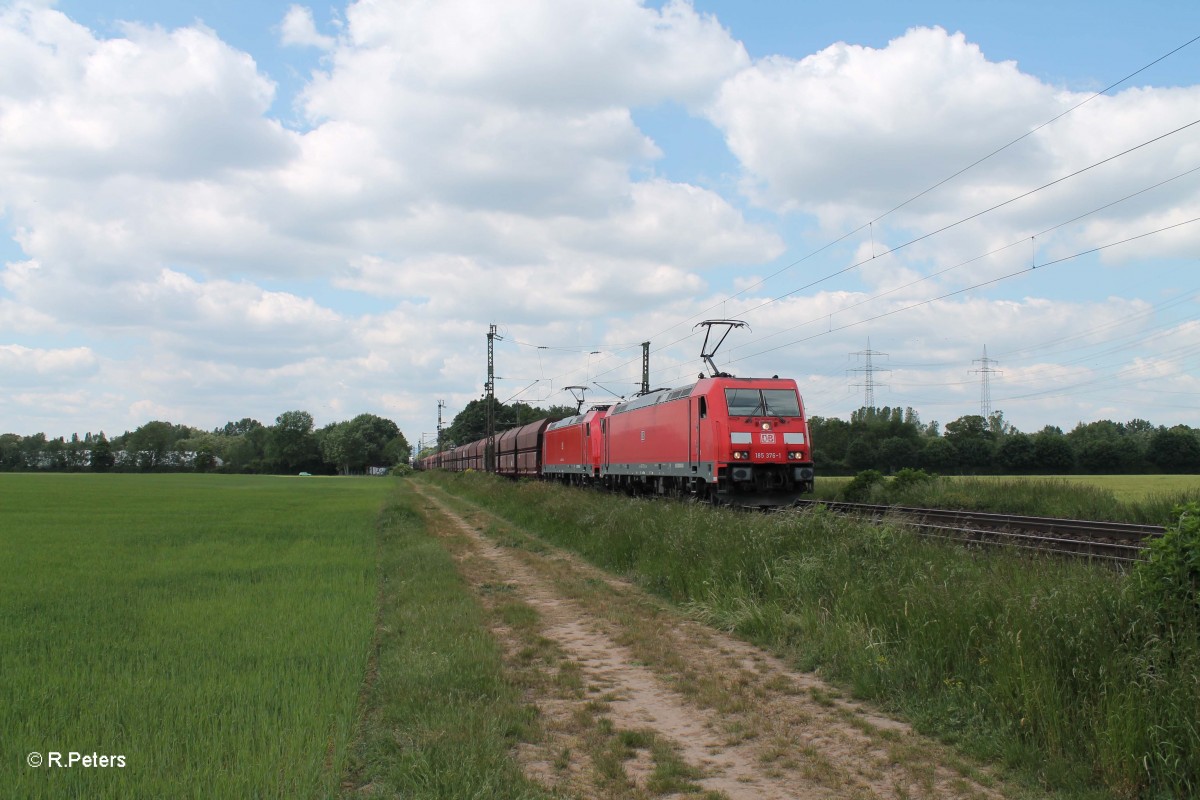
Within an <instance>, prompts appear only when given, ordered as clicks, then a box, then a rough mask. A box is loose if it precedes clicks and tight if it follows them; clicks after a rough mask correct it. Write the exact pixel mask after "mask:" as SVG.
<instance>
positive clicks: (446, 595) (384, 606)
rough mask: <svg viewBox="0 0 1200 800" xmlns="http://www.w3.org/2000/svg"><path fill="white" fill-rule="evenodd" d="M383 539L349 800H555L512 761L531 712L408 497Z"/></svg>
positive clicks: (391, 508) (393, 508)
mask: <svg viewBox="0 0 1200 800" xmlns="http://www.w3.org/2000/svg"><path fill="white" fill-rule="evenodd" d="M379 536H380V565H379V569H380V575H379V581H380V587H381V589H380V595H379V612H378V619H377V623H376V632H375V645H374V653H373V656H372V658H371V669H370V671H369V672H368V675H367V680H366V682H365V684H364V687H363V690H362V696H361V701H360V712H359V723H358V729H357V733H356V737H355V743H354V745H353V747H352V748H351V755H350V761H349V765H348V769H347V772H346V775H345V777H344V780H343V783H342V792H341V795H342V797H344V798H370V797H405V798H444V800H471V798H480V800H483V798H487V799H488V800H492V799H493V798H495V799H498V800H538V799H539V798H546V797H549V796H550V795H548V794H547V793H546V792H545V791H544V790H543V789H541V788H540V787H539V786H538V785H537V784H534V783H532V782H531V781H529V780H528V779H527V778H525V776H524V775H523V774H522V773H521V770H520V767H519V766H518V765H517V763H516V761H515V759H514V758H513V756H512V749H513V748H514V747H515V745H516V744H517V743H518V742H519V741H521V740H522V739H525V738H528V737H529V736H530V735H531V729H532V728H533V727H534V726H535V723H536V721H535V718H534V716H533V712H532V710H530V709H529V708H528V707H526V706H524V705H523V704H522V702H521V697H520V690H519V688H518V687H517V686H515V685H514V684H513V683H511V682H510V681H509V680H508V679H507V678H506V676H505V673H504V668H503V662H502V657H501V653H500V650H499V648H498V646H497V645H496V643H495V641H494V640H493V639H492V637H491V635H490V634H489V633H488V631H487V627H486V625H485V620H484V616H483V610H482V609H481V608H480V606H479V604H478V603H477V602H476V601H475V600H474V598H473V597H472V595H471V592H470V590H469V588H468V587H467V586H466V585H465V584H464V582H463V581H462V579H461V578H460V576H459V574H458V572H457V571H456V569H455V563H454V559H453V558H452V557H451V556H450V554H449V553H448V552H447V550H446V549H445V548H444V547H443V546H442V544H441V543H440V542H439V541H438V539H437V538H435V537H434V536H433V535H431V532H430V531H429V528H428V524H427V515H426V514H425V513H424V510H423V503H422V501H421V499H420V497H419V496H417V495H416V494H415V493H414V492H413V491H412V490H411V488H410V487H408V486H404V485H402V486H401V488H400V489H399V490H398V493H397V494H396V495H395V496H394V497H393V498H392V499H390V500H389V502H388V505H387V506H386V507H385V508H384V510H383V512H382V514H381V515H380V519H379Z"/></svg>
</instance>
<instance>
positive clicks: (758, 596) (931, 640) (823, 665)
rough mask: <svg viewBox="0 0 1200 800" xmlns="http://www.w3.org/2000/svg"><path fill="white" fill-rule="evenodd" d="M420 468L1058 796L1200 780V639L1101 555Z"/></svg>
mask: <svg viewBox="0 0 1200 800" xmlns="http://www.w3.org/2000/svg"><path fill="white" fill-rule="evenodd" d="M426 479H427V480H434V481H437V482H438V483H440V484H441V485H442V486H444V487H446V488H447V489H448V490H449V491H451V492H453V493H457V494H461V495H463V496H467V497H470V498H471V499H472V500H474V501H475V502H480V503H483V504H485V505H486V506H487V507H488V508H489V509H490V510H491V511H493V512H494V513H497V514H500V515H502V516H504V517H505V518H507V519H510V520H512V521H513V522H515V523H517V524H519V525H521V526H524V527H526V528H528V529H529V530H531V531H533V532H535V533H537V534H538V535H539V536H542V537H544V538H545V539H547V540H548V541H551V542H553V543H555V544H556V545H559V546H563V547H567V548H569V549H572V550H574V551H576V552H578V553H580V554H581V555H583V556H584V557H585V558H587V559H589V560H591V561H592V562H593V563H596V564H597V565H599V566H601V567H603V568H605V569H608V570H611V571H614V572H616V573H618V574H621V575H624V576H627V577H629V578H631V579H632V580H634V581H636V582H637V583H639V584H640V585H642V586H643V587H645V588H648V589H650V590H652V591H654V592H655V593H657V594H659V595H660V596H663V597H665V598H668V599H670V600H672V601H674V602H676V603H679V604H681V605H684V606H686V607H689V608H691V609H692V610H693V612H694V613H695V614H696V615H697V616H700V617H702V618H704V619H707V620H709V621H710V622H712V623H713V624H715V625H717V626H719V627H722V628H726V629H730V630H734V631H736V632H738V633H739V634H741V635H743V636H745V637H746V638H748V639H751V640H752V641H755V642H757V643H760V644H764V645H767V646H769V647H772V648H774V649H776V650H777V651H779V652H782V653H784V654H787V655H790V656H791V657H792V658H793V659H795V660H797V661H799V662H800V663H801V665H802V666H805V667H807V668H817V669H819V670H820V671H821V672H822V673H823V674H825V675H826V676H828V677H831V678H833V679H834V680H837V681H839V682H841V683H842V684H843V685H845V686H847V687H849V688H850V689H851V690H852V692H853V693H854V694H855V695H857V696H861V697H867V698H871V699H872V700H874V701H875V702H877V703H879V704H880V705H882V706H884V707H887V708H891V709H893V710H895V711H897V712H899V713H902V714H903V715H904V716H906V717H908V718H909V719H911V720H913V721H914V722H915V723H916V724H917V726H918V728H920V729H922V730H924V731H927V732H933V733H936V734H938V735H940V736H941V737H943V738H944V739H947V740H951V741H954V742H956V743H958V744H959V745H960V746H961V747H962V748H963V749H964V750H965V751H966V752H968V753H971V754H972V755H975V756H978V757H982V758H984V759H986V760H989V761H995V762H999V763H1004V764H1007V765H1009V766H1010V767H1012V768H1014V769H1015V770H1016V771H1018V772H1019V773H1020V774H1022V775H1024V776H1025V777H1026V779H1027V780H1029V781H1030V782H1031V783H1034V784H1036V785H1038V786H1040V787H1043V788H1046V789H1049V790H1051V791H1054V792H1056V793H1059V794H1061V795H1062V796H1066V797H1077V798H1084V797H1108V796H1120V797H1139V798H1152V797H1153V798H1157V797H1164V798H1165V797H1185V796H1195V795H1196V793H1197V791H1198V790H1200V728H1198V725H1197V722H1196V721H1197V719H1200V680H1198V679H1197V675H1200V636H1197V634H1196V631H1195V630H1194V629H1188V628H1179V629H1170V630H1164V629H1163V627H1162V626H1161V624H1160V623H1159V621H1158V620H1157V618H1156V616H1155V613H1154V610H1153V609H1149V608H1146V607H1145V606H1144V604H1142V603H1141V602H1140V601H1139V598H1138V596H1137V595H1136V593H1134V592H1133V591H1131V589H1130V586H1129V585H1128V584H1127V583H1126V582H1125V581H1124V580H1123V578H1122V577H1121V576H1120V575H1118V574H1116V573H1114V572H1113V571H1111V570H1109V569H1107V568H1097V567H1092V566H1089V565H1087V564H1084V563H1079V562H1066V561H1061V560H1055V559H1048V558H1030V557H1023V556H1018V555H1014V554H1007V553H995V552H991V551H989V552H988V553H986V554H981V553H979V552H976V551H970V550H965V549H962V548H959V547H948V546H945V545H943V544H937V543H929V542H925V541H923V540H920V539H918V538H917V537H912V536H909V535H906V534H905V533H903V532H902V531H900V530H897V529H892V528H888V527H882V528H875V527H863V526H861V525H859V524H857V523H855V522H853V521H851V520H847V519H843V518H840V517H836V516H833V515H829V514H823V513H819V512H815V513H807V514H803V515H790V514H787V515H785V514H779V515H755V514H740V513H732V512H726V511H722V510H716V511H714V510H712V509H708V508H702V507H696V506H690V505H684V504H672V503H655V502H645V501H629V500H625V499H621V498H617V497H613V496H608V495H600V494H591V493H586V492H577V491H566V490H563V489H561V488H559V487H555V486H549V485H543V484H519V485H516V486H513V485H511V484H507V483H503V482H500V481H496V480H492V479H490V478H489V477H488V476H483V475H469V474H467V475H453V476H430V477H429V478H426Z"/></svg>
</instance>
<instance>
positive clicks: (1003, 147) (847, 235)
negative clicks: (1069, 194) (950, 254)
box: [650, 36, 1200, 346]
mask: <svg viewBox="0 0 1200 800" xmlns="http://www.w3.org/2000/svg"><path fill="white" fill-rule="evenodd" d="M1197 41H1200V36H1196V37H1194V38H1192V39H1189V40H1188V41H1186V42H1184V43H1183V44H1181V45H1179V46H1178V47H1176V48H1175V49H1173V50H1171V51H1169V52H1167V53H1164V54H1163V55H1161V56H1159V57H1158V58H1156V59H1154V60H1153V61H1151V62H1150V63H1148V64H1145V65H1144V66H1142V67H1139V68H1138V69H1136V70H1134V71H1133V72H1131V73H1129V74H1128V75H1126V76H1125V77H1123V78H1121V79H1120V80H1117V81H1114V82H1113V83H1110V84H1109V85H1108V86H1106V87H1104V88H1103V89H1101V90H1100V91H1098V92H1096V93H1094V94H1092V95H1091V96H1089V97H1088V98H1086V99H1085V100H1082V101H1080V102H1079V103H1076V104H1075V105H1073V106H1071V107H1070V108H1068V109H1066V110H1065V111H1063V112H1061V113H1059V114H1057V115H1056V116H1054V117H1051V118H1050V119H1048V120H1046V121H1045V122H1043V123H1042V124H1040V125H1038V126H1037V127H1036V128H1033V129H1031V130H1028V131H1026V132H1025V133H1023V134H1021V135H1020V136H1018V137H1016V138H1015V139H1013V140H1011V141H1009V142H1008V143H1007V144H1004V145H1001V146H1000V147H998V148H996V149H995V150H993V151H992V152H990V153H988V154H987V155H985V156H983V157H981V158H978V159H976V160H975V161H973V162H971V163H970V164H968V165H967V166H965V167H963V168H962V169H960V170H958V171H957V172H954V173H953V174H951V175H949V176H947V177H945V178H942V179H941V180H940V181H938V182H937V183H934V184H933V185H932V186H930V187H928V188H926V189H924V190H922V191H920V192H918V193H917V194H915V195H913V196H912V197H909V198H908V199H907V200H905V201H904V202H902V203H900V204H899V205H896V206H895V207H893V208H891V209H889V210H888V211H885V212H884V213H882V214H880V215H879V216H877V217H875V218H874V219H872V220H870V221H868V222H864V223H863V224H861V225H859V226H858V227H857V228H855V229H854V230H851V231H848V232H847V233H844V234H842V235H841V236H839V237H838V238H836V239H834V240H833V241H831V242H829V243H827V244H825V245H823V246H821V247H819V248H817V249H816V250H813V251H811V252H809V253H807V254H806V255H804V256H802V257H801V258H798V259H796V260H795V261H793V262H791V263H790V264H787V265H785V266H784V267H781V268H780V269H778V270H776V271H775V272H773V273H771V274H770V275H768V276H767V277H765V278H762V279H761V280H758V281H756V282H755V283H752V284H750V285H749V286H746V287H744V288H742V289H741V290H739V291H738V292H736V293H734V294H732V295H730V296H729V297H727V298H725V299H724V300H722V301H720V302H718V303H714V304H713V305H711V306H709V307H708V308H706V309H704V310H703V311H700V312H699V313H697V314H694V315H692V316H690V317H687V318H686V319H684V320H681V321H680V322H677V323H675V324H674V325H671V326H670V327H667V328H664V329H663V330H661V331H659V332H658V333H656V334H654V336H651V337H650V338H651V339H655V338H657V337H659V336H661V335H663V334H664V333H667V332H668V331H670V330H673V329H675V328H677V327H679V326H680V325H685V324H687V323H688V322H691V321H692V320H694V319H698V318H700V317H702V316H704V315H705V314H707V313H708V312H710V311H712V310H713V309H715V308H717V307H718V306H720V305H722V304H724V303H727V302H729V301H730V300H733V299H734V298H736V297H740V296H741V295H743V294H745V293H746V292H748V291H750V290H751V289H755V288H757V287H759V286H761V285H763V284H764V283H766V282H767V281H769V280H772V279H774V278H776V277H778V276H779V275H782V274H783V273H784V272H787V271H788V270H790V269H792V268H793V267H796V266H798V265H799V264H802V263H803V262H805V261H807V260H808V259H810V258H812V257H813V256H816V255H819V254H820V253H823V252H824V251H826V250H828V249H829V248H831V247H833V246H834V245H837V244H839V243H841V242H843V241H845V240H846V239H848V238H850V237H851V236H853V235H854V234H856V233H859V232H860V231H862V230H863V229H864V228H870V227H871V226H873V225H874V223H876V222H879V221H880V220H882V219H884V218H886V217H888V216H890V215H891V214H893V213H895V212H896V211H899V210H900V209H901V208H904V207H905V206H907V205H908V204H909V203H912V202H913V201H915V200H918V199H920V198H921V197H924V196H925V195H927V194H929V193H930V192H932V191H934V190H935V189H938V188H939V187H941V186H943V185H945V184H947V183H949V182H950V181H952V180H954V179H955V178H957V177H959V176H960V175H962V174H964V173H966V172H968V171H970V170H972V169H974V168H975V167H977V166H979V165H980V164H982V163H983V162H985V161H987V160H989V159H991V158H992V157H993V156H996V155H998V154H1000V153H1002V152H1004V151H1005V150H1007V149H1008V148H1010V147H1012V146H1013V145H1015V144H1017V143H1018V142H1020V141H1022V140H1024V139H1026V138H1028V137H1029V136H1032V135H1033V134H1035V133H1037V132H1038V131H1040V130H1042V129H1043V128H1045V127H1047V126H1049V125H1052V124H1053V123H1055V122H1057V121H1058V120H1060V119H1062V118H1063V117H1065V116H1067V115H1068V114H1070V113H1072V112H1073V111H1075V110H1077V109H1079V108H1081V107H1082V106H1084V105H1086V104H1088V103H1090V102H1092V101H1093V100H1095V99H1096V98H1097V97H1100V96H1101V95H1105V94H1107V93H1108V92H1110V91H1112V90H1113V89H1115V88H1116V87H1118V86H1120V85H1121V84H1123V83H1125V82H1126V81H1128V80H1130V79H1131V78H1134V77H1136V76H1137V75H1139V74H1141V73H1143V72H1145V71H1146V70H1148V69H1150V68H1151V67H1153V66H1154V65H1156V64H1158V63H1159V62H1161V61H1164V60H1166V59H1167V58H1169V57H1171V56H1173V55H1175V54H1176V53H1178V52H1179V51H1180V50H1183V49H1184V48H1185V47H1188V46H1189V45H1192V44H1195V43H1196V42H1197ZM873 257H874V256H873ZM805 288H808V287H805ZM800 291H802V290H800ZM743 313H745V312H743ZM739 316H740V315H739ZM668 346H669V345H668Z"/></svg>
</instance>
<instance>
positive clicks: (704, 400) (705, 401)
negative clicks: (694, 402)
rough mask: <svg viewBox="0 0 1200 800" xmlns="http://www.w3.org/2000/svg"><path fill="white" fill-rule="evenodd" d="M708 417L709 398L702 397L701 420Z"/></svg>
mask: <svg viewBox="0 0 1200 800" xmlns="http://www.w3.org/2000/svg"><path fill="white" fill-rule="evenodd" d="M707 416H708V398H707V397H704V396H701V397H700V419H704V418H705V417H707Z"/></svg>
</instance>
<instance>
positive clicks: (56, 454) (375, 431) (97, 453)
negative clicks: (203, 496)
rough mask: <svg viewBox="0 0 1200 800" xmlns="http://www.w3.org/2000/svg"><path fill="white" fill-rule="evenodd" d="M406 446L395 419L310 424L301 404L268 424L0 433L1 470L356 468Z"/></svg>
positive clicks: (379, 463)
mask: <svg viewBox="0 0 1200 800" xmlns="http://www.w3.org/2000/svg"><path fill="white" fill-rule="evenodd" d="M410 455H411V448H410V447H409V444H408V440H407V439H405V437H404V434H403V433H401V432H400V428H399V427H398V426H397V425H396V423H395V422H392V421H391V420H389V419H384V418H383V417H378V416H376V415H374V414H359V415H358V416H357V417H354V418H353V419H351V420H346V421H344V422H334V423H330V424H329V425H326V426H324V427H323V428H319V429H318V428H316V427H315V425H314V422H313V417H312V415H311V414H309V413H308V412H307V411H285V412H284V413H282V414H280V415H279V416H278V417H276V418H275V424H274V425H263V424H262V423H261V422H259V421H258V420H255V419H250V418H249V417H246V418H243V419H240V420H238V421H236V422H227V423H226V424H225V425H224V426H223V427H220V428H215V429H213V430H212V431H205V430H201V429H199V428H192V427H189V426H187V425H176V424H173V423H170V422H165V421H161V420H155V421H153V422H147V423H146V424H145V425H142V426H141V427H139V428H137V429H136V430H133V431H126V432H125V433H123V434H121V435H120V436H115V437H113V438H112V439H109V438H108V437H106V436H105V434H104V432H103V431H101V432H100V433H98V434H92V433H86V434H84V435H83V436H82V437H80V436H79V435H78V434H73V435H72V436H71V437H70V439H67V438H65V437H59V438H57V439H48V438H46V435H45V434H44V433H37V434H34V435H32V436H20V435H18V434H15V433H5V434H0V471H10V472H11V471H35V470H51V471H63V472H70V471H93V472H105V471H126V472H175V471H193V472H235V473H276V474H295V473H298V472H309V473H312V474H324V475H329V474H335V473H338V474H343V475H349V474H358V473H363V472H366V471H368V470H369V469H371V468H389V467H392V466H395V465H397V464H407V463H408V461H409V457H410Z"/></svg>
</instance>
